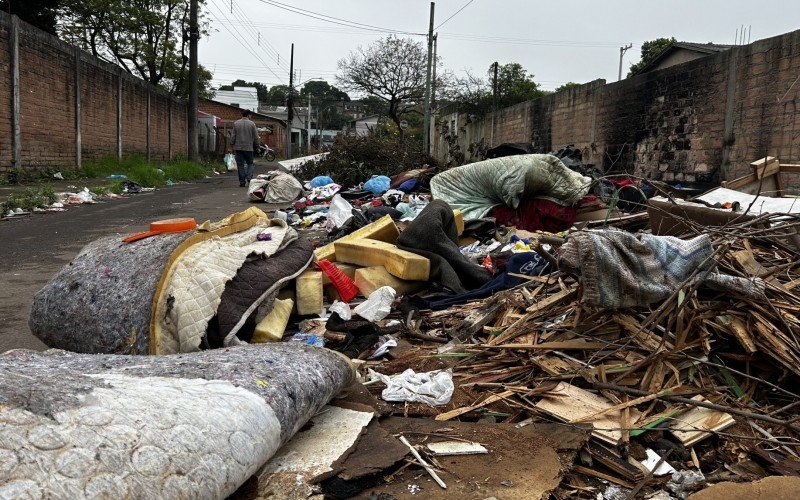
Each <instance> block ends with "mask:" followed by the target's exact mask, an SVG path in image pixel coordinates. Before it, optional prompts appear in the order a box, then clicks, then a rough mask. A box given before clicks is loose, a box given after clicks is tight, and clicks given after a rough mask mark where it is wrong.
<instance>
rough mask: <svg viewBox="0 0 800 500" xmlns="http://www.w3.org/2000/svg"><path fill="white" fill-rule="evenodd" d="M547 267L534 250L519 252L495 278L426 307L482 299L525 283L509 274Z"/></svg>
mask: <svg viewBox="0 0 800 500" xmlns="http://www.w3.org/2000/svg"><path fill="white" fill-rule="evenodd" d="M546 269H547V262H545V261H544V259H542V257H540V256H539V254H537V253H536V252H520V253H516V254H514V255H512V256H511V258H509V259H508V261H507V262H506V267H505V269H504V270H503V272H502V273H500V274H498V275H497V276H495V278H494V279H493V280H492V281H490V282H488V283H486V284H485V285H483V286H482V287H480V288H478V289H477V290H472V291H471V292H466V293H462V294H460V295H455V296H453V297H446V298H444V299H439V300H433V301H430V302H428V307H430V308H431V309H433V310H434V311H438V310H440V309H447V308H448V307H450V306H454V305H456V304H463V303H465V302H468V301H470V300H476V299H484V298H486V297H489V296H491V295H494V294H495V293H497V292H502V291H503V290H508V289H509V288H513V287H515V286H518V285H521V284H522V283H525V282H526V281H527V280H526V279H525V278H518V277H516V276H511V274H524V275H526V276H539V275H541V274H542V273H544V272H545V270H546Z"/></svg>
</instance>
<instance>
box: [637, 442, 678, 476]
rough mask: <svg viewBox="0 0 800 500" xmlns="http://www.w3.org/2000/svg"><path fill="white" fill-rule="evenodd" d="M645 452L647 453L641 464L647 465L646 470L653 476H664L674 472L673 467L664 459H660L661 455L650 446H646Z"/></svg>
mask: <svg viewBox="0 0 800 500" xmlns="http://www.w3.org/2000/svg"><path fill="white" fill-rule="evenodd" d="M645 452H646V453H647V458H646V459H644V460H643V461H642V465H644V466H645V467H647V470H649V471H650V472H652V473H653V475H654V476H665V475H667V474H672V473H673V472H675V469H674V468H673V467H672V466H671V465H670V464H668V463H667V461H666V460H664V461H663V462H662V461H661V455H659V454H658V453H656V452H655V451H653V450H651V449H650V448H647V449H646V450H645ZM659 462H661V464H659ZM656 465H658V467H656Z"/></svg>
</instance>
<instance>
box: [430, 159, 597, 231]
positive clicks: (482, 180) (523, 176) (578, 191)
mask: <svg viewBox="0 0 800 500" xmlns="http://www.w3.org/2000/svg"><path fill="white" fill-rule="evenodd" d="M590 185H591V179H590V178H589V177H584V176H582V175H580V174H579V173H577V172H573V171H572V170H570V169H568V168H567V167H565V166H564V164H563V163H562V162H561V160H559V159H558V158H556V157H555V156H553V155H539V154H533V155H519V156H507V157H504V158H495V159H492V160H484V161H479V162H477V163H470V164H468V165H463V166H461V167H456V168H451V169H450V170H446V171H444V172H441V173H439V174H437V175H435V176H434V177H433V178H432V179H431V194H432V195H433V198H434V199H437V200H444V201H446V202H447V203H448V204H450V205H451V206H452V207H453V208H454V209H458V210H461V213H462V214H463V215H464V220H472V219H480V218H483V217H486V215H487V214H488V213H489V211H491V209H492V207H495V206H497V205H506V206H508V207H510V208H512V209H515V210H516V209H517V208H518V207H519V206H520V202H521V201H522V200H523V199H528V198H544V199H549V200H551V201H556V202H559V203H562V204H564V205H573V204H575V203H577V202H578V200H580V199H581V198H583V197H584V196H586V194H587V193H588V192H589V187H590Z"/></svg>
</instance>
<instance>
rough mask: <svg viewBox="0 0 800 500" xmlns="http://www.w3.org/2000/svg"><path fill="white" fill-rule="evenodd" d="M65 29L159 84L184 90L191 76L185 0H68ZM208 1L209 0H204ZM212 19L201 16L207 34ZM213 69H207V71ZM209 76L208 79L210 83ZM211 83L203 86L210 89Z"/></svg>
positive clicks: (75, 40)
mask: <svg viewBox="0 0 800 500" xmlns="http://www.w3.org/2000/svg"><path fill="white" fill-rule="evenodd" d="M62 1H63V5H62V8H61V11H60V16H59V35H60V36H61V37H62V38H63V39H64V40H66V41H68V42H70V43H72V44H74V45H78V46H80V47H82V48H83V49H85V50H88V51H90V52H91V53H92V54H93V55H95V56H98V57H103V58H106V59H110V60H112V61H115V62H116V63H117V64H119V65H120V66H121V67H122V68H123V69H124V70H125V71H127V72H129V73H131V74H133V75H136V76H138V77H140V78H142V79H143V80H145V81H148V82H150V83H152V84H153V85H159V86H161V87H163V88H165V89H167V90H168V91H170V92H172V93H175V94H181V93H182V92H185V89H186V83H185V80H186V79H187V78H188V76H189V67H188V65H189V58H188V50H189V37H188V27H189V26H188V25H189V4H188V2H186V1H184V0H126V1H124V2H120V1H118V0H62ZM199 2H200V4H201V5H203V4H204V3H205V0H199ZM206 24H207V23H206V22H205V21H204V20H202V19H201V25H202V28H201V35H202V34H203V33H205V26H206ZM201 73H202V74H203V75H208V74H209V73H208V71H207V70H203V71H201ZM207 84H208V79H206V85H207ZM206 91H207V86H206V87H205V88H201V94H204V93H206Z"/></svg>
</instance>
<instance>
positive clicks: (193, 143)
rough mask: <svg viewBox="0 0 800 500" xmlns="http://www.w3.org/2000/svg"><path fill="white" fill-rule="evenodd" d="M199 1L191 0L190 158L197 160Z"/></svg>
mask: <svg viewBox="0 0 800 500" xmlns="http://www.w3.org/2000/svg"><path fill="white" fill-rule="evenodd" d="M197 1H198V0H191V1H190V2H189V111H188V113H189V116H188V123H187V125H188V128H187V129H188V133H189V160H190V161H197V160H198V152H197V85H198V84H197V39H198V38H200V32H199V30H198V29H197Z"/></svg>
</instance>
